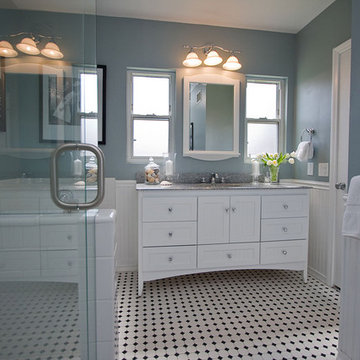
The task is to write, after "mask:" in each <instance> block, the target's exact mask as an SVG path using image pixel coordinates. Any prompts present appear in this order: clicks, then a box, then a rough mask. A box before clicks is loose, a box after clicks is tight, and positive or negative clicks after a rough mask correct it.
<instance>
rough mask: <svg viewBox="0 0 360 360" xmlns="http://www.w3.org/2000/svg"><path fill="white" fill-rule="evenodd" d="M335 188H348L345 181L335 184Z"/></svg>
mask: <svg viewBox="0 0 360 360" xmlns="http://www.w3.org/2000/svg"><path fill="white" fill-rule="evenodd" d="M335 188H336V189H338V190H345V189H346V184H345V183H343V182H338V183H336V184H335Z"/></svg>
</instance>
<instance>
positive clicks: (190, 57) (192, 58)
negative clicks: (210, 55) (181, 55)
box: [183, 49, 202, 67]
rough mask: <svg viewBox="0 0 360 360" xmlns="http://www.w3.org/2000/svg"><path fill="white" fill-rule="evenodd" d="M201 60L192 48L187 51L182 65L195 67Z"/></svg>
mask: <svg viewBox="0 0 360 360" xmlns="http://www.w3.org/2000/svg"><path fill="white" fill-rule="evenodd" d="M201 63H202V61H201V60H200V59H199V57H198V55H197V54H196V52H194V50H193V49H190V51H189V53H188V54H187V56H186V59H185V60H184V61H183V65H184V66H187V67H197V66H200V65H201Z"/></svg>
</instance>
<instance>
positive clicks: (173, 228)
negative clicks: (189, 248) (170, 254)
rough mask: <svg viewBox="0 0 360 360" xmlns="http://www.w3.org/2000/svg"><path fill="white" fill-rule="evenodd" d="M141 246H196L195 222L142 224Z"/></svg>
mask: <svg viewBox="0 0 360 360" xmlns="http://www.w3.org/2000/svg"><path fill="white" fill-rule="evenodd" d="M142 230H143V236H142V238H143V246H173V245H196V222H156V223H143V225H142Z"/></svg>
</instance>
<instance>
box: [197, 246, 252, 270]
mask: <svg viewBox="0 0 360 360" xmlns="http://www.w3.org/2000/svg"><path fill="white" fill-rule="evenodd" d="M257 264H259V244H258V243H257V244H253V243H249V244H236V245H235V244H230V245H199V248H198V267H199V268H200V269H204V268H226V267H234V266H242V265H257Z"/></svg>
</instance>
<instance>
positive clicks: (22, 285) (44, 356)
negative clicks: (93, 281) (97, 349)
mask: <svg viewBox="0 0 360 360" xmlns="http://www.w3.org/2000/svg"><path fill="white" fill-rule="evenodd" d="M0 319H1V323H0V360H55V359H56V360H61V359H63V360H68V359H72V360H80V345H79V341H80V330H79V305H78V287H77V284H72V283H51V282H0Z"/></svg>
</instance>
